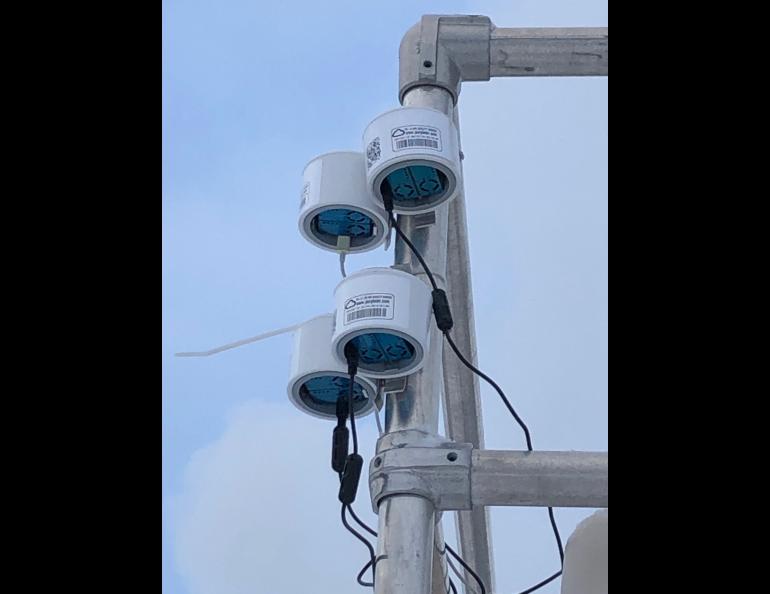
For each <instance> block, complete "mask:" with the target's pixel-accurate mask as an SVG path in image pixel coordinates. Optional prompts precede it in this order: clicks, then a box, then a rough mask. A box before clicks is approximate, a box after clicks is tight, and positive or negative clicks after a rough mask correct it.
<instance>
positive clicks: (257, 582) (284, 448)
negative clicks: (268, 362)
mask: <svg viewBox="0 0 770 594" xmlns="http://www.w3.org/2000/svg"><path fill="white" fill-rule="evenodd" d="M333 426H334V425H333V423H330V422H324V421H319V420H318V419H311V418H309V417H305V416H304V415H302V414H301V413H299V412H297V411H295V410H294V409H293V408H291V407H289V406H288V405H287V404H276V403H270V404H269V403H265V402H259V401H251V402H248V403H246V404H244V405H242V406H240V407H238V408H237V409H236V410H234V411H233V412H232V413H231V414H230V416H229V420H228V424H227V428H226V430H225V432H224V434H223V435H222V436H221V438H220V439H218V440H217V441H215V442H214V443H212V444H211V445H209V446H207V447H205V448H203V449H201V450H199V451H197V452H196V453H195V454H194V456H193V457H192V459H191V460H190V463H189V464H188V467H187V469H186V474H185V488H184V491H183V493H182V495H180V496H178V497H175V498H174V499H173V500H171V501H170V502H169V503H170V505H169V507H171V509H172V510H173V512H172V513H173V524H174V526H175V529H174V549H175V561H176V565H177V570H178V572H179V573H180V574H181V575H182V576H183V577H184V578H185V581H186V582H187V585H188V588H189V592H190V593H191V594H246V593H249V594H255V593H258V594H307V593H310V592H335V593H339V594H348V593H350V594H353V593H354V592H355V593H358V594H360V592H361V587H360V586H358V585H357V584H356V583H355V575H356V574H357V573H358V571H359V569H360V568H361V567H362V566H363V564H364V563H365V562H366V560H367V558H368V556H367V553H366V550H365V549H364V547H363V546H362V545H361V544H360V543H359V542H358V541H357V540H355V538H354V537H353V536H352V535H350V534H349V533H348V532H346V531H345V529H344V528H343V526H342V524H341V522H340V519H339V502H338V501H337V488H338V481H337V478H336V475H334V473H333V472H332V470H331V468H330V466H329V456H330V447H331V431H332V428H333ZM360 426H361V428H360V437H361V442H362V448H361V449H362V455H364V458H365V459H366V460H368V459H369V457H370V456H371V452H370V451H369V449H370V448H371V447H372V444H373V443H374V440H375V439H376V435H375V432H374V431H373V419H372V418H371V417H367V418H366V419H363V420H362V421H361V422H360ZM354 507H355V509H356V511H357V513H358V514H359V516H361V517H362V518H364V520H365V521H367V522H368V523H370V525H372V526H373V527H375V529H376V517H375V516H373V514H372V513H371V511H370V505H369V503H368V488H367V486H366V484H365V478H364V479H363V480H362V484H361V486H360V489H359V496H358V499H357V501H356V504H355V506H354Z"/></svg>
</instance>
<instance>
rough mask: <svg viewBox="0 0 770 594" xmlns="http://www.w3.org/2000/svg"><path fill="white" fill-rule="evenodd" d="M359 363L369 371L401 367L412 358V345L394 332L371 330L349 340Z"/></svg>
mask: <svg viewBox="0 0 770 594" xmlns="http://www.w3.org/2000/svg"><path fill="white" fill-rule="evenodd" d="M351 343H353V346H355V347H356V348H357V349H358V354H359V357H360V362H361V364H363V365H365V366H366V368H367V369H369V370H370V371H385V370H388V369H402V368H404V367H406V366H407V365H408V364H409V363H411V362H412V360H413V359H414V346H413V345H412V344H411V343H410V342H409V341H408V340H404V339H403V338H401V337H400V336H397V335H395V334H387V333H385V332H372V333H369V334H361V335H360V336H356V337H355V338H353V339H352V340H351Z"/></svg>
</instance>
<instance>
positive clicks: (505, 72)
mask: <svg viewBox="0 0 770 594" xmlns="http://www.w3.org/2000/svg"><path fill="white" fill-rule="evenodd" d="M489 58H490V69H489V74H490V76H492V77H495V76H607V75H608V74H609V28H608V27H590V28H589V27H585V28H539V29H509V28H496V29H493V30H492V34H491V38H490V44H489Z"/></svg>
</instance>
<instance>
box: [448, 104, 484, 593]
mask: <svg viewBox="0 0 770 594" xmlns="http://www.w3.org/2000/svg"><path fill="white" fill-rule="evenodd" d="M454 123H455V126H457V129H458V130H459V129H460V119H459V113H458V110H457V109H455V111H454ZM447 296H448V298H449V304H450V307H451V309H452V317H453V318H454V328H452V331H451V332H452V338H453V340H454V341H455V344H457V346H458V348H459V349H460V352H462V353H463V354H464V355H465V356H466V357H467V358H468V360H469V361H471V362H472V363H474V364H476V363H477V358H476V324H475V320H474V315H473V286H472V283H471V264H470V253H469V249H468V224H467V221H466V215H465V188H464V187H463V185H462V180H461V186H460V195H459V196H457V198H455V199H454V200H453V201H452V202H451V204H450V205H449V224H448V226H447ZM443 368H444V392H443V393H444V425H445V427H446V434H447V436H448V437H450V438H451V439H453V440H454V441H457V442H460V443H471V444H473V447H474V448H476V449H480V448H483V447H484V425H483V419H482V414H481V394H480V391H479V379H478V376H476V374H474V373H473V372H472V371H471V370H469V369H468V368H467V367H465V366H464V365H463V364H462V363H461V362H460V360H459V359H458V358H457V356H456V355H455V354H454V353H453V352H452V350H451V349H450V348H448V347H445V348H444V353H443ZM455 526H456V529H457V539H458V544H459V547H460V555H461V556H462V557H463V559H465V560H466V562H467V563H468V564H469V565H470V566H471V567H473V568H474V571H476V573H478V574H479V577H481V579H482V580H483V581H484V584H485V585H486V586H487V588H488V589H489V590H490V591H494V560H493V557H492V536H491V531H490V528H489V512H488V511H487V509H486V508H484V507H481V506H476V507H474V508H473V509H472V510H470V511H460V512H457V513H456V515H455ZM465 577H466V581H468V583H473V579H472V577H471V576H470V574H468V573H467V572H466V574H465Z"/></svg>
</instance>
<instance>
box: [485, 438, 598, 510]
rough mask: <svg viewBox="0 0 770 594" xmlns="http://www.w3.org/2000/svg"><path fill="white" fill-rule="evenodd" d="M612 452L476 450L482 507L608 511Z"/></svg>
mask: <svg viewBox="0 0 770 594" xmlns="http://www.w3.org/2000/svg"><path fill="white" fill-rule="evenodd" d="M607 476H608V454H607V452H537V451H535V452H511V451H504V450H474V451H473V453H472V455H471V502H472V503H473V505H474V506H476V505H487V506H489V505H501V506H532V507H607V506H608V486H607Z"/></svg>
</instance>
